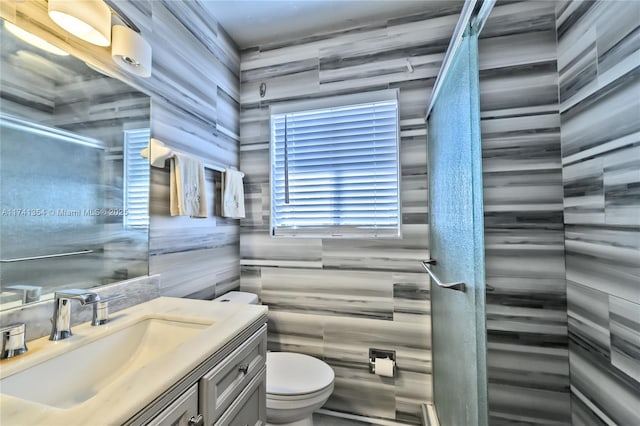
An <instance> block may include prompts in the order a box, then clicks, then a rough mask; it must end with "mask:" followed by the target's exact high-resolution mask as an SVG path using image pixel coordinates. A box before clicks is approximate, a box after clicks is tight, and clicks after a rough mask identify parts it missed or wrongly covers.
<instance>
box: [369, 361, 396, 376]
mask: <svg viewBox="0 0 640 426" xmlns="http://www.w3.org/2000/svg"><path fill="white" fill-rule="evenodd" d="M374 366H375V367H374V368H375V370H374V372H375V374H377V375H378V376H384V377H393V376H394V373H395V368H396V362H395V361H393V360H391V359H389V358H376V360H375V361H374Z"/></svg>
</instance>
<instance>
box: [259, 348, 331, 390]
mask: <svg viewBox="0 0 640 426" xmlns="http://www.w3.org/2000/svg"><path fill="white" fill-rule="evenodd" d="M334 378H335V374H334V372H333V369H332V368H331V367H329V366H328V365H327V364H326V363H325V362H323V361H321V360H319V359H317V358H314V357H312V356H309V355H304V354H298V353H292V352H267V398H271V399H279V400H295V399H306V398H312V397H313V396H314V394H316V393H317V394H323V393H324V391H326V390H327V388H329V387H330V386H331V387H332V386H333V380H334Z"/></svg>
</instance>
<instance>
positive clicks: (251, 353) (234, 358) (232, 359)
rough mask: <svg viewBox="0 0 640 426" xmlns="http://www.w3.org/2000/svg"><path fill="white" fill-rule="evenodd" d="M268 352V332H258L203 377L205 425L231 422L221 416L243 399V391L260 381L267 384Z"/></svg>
mask: <svg viewBox="0 0 640 426" xmlns="http://www.w3.org/2000/svg"><path fill="white" fill-rule="evenodd" d="M265 327H266V326H265ZM266 353H267V336H266V333H256V334H254V335H253V336H251V338H249V339H248V340H247V341H246V342H244V343H243V344H242V345H240V347H239V348H238V349H236V350H235V351H234V352H233V354H231V355H230V356H229V357H227V358H226V359H225V360H224V361H222V362H221V363H220V364H218V365H217V366H216V367H214V368H213V369H211V371H209V372H208V373H207V374H205V375H204V376H203V377H202V378H201V379H200V396H199V397H200V407H201V413H202V415H203V416H204V418H205V425H207V426H211V425H214V424H215V425H218V424H220V425H227V424H230V423H225V422H219V419H221V418H222V417H223V414H225V411H227V410H228V408H229V407H230V406H231V405H232V404H233V403H234V402H237V401H238V400H240V399H242V398H241V396H244V395H241V394H242V393H243V391H249V387H250V385H253V386H254V387H256V386H259V385H260V383H262V386H263V387H264V377H263V376H264V375H265V374H264V369H265V361H266ZM256 377H257V380H253V379H254V378H256ZM265 401H266V399H265ZM225 417H227V416H225ZM244 424H245V423H243V425H244ZM248 424H250V425H253V424H255V423H248Z"/></svg>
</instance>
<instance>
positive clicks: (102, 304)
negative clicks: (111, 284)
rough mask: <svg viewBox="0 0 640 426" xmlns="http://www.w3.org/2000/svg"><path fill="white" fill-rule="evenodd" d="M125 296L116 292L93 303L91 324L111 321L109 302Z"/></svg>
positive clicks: (102, 323)
mask: <svg viewBox="0 0 640 426" xmlns="http://www.w3.org/2000/svg"><path fill="white" fill-rule="evenodd" d="M122 298H124V294H115V295H113V296H108V297H106V298H103V299H100V300H99V301H98V302H96V303H94V304H93V320H92V321H91V325H93V326H96V325H104V324H106V323H108V322H109V302H111V301H113V300H118V299H122Z"/></svg>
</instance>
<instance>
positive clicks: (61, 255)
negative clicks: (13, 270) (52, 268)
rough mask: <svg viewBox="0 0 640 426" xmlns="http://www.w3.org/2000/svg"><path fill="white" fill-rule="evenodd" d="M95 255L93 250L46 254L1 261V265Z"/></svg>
mask: <svg viewBox="0 0 640 426" xmlns="http://www.w3.org/2000/svg"><path fill="white" fill-rule="evenodd" d="M89 253H93V250H82V251H72V252H69V253H56V254H45V255H42V256H31V257H18V258H15V259H0V263H11V262H22V261H24V260H38V259H51V258H53V257H64V256H77V255H79V254H89Z"/></svg>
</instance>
